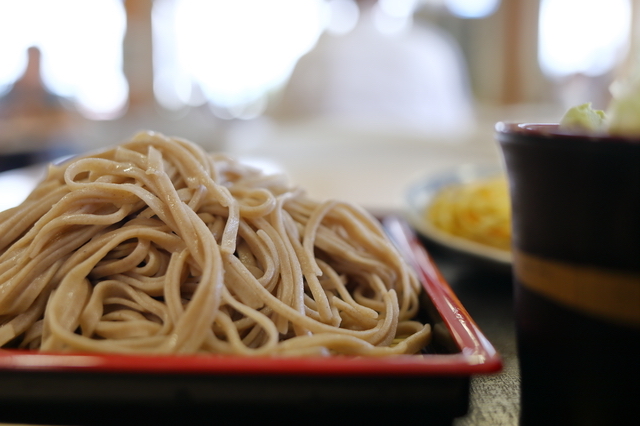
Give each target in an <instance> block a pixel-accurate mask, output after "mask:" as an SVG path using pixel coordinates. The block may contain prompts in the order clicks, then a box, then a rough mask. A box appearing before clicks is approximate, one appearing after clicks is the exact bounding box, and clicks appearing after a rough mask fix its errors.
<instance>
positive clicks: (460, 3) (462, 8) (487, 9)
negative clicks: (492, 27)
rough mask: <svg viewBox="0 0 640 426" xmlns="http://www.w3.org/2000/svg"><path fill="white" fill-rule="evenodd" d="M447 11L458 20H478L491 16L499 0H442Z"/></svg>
mask: <svg viewBox="0 0 640 426" xmlns="http://www.w3.org/2000/svg"><path fill="white" fill-rule="evenodd" d="M444 3H445V5H446V6H447V9H449V11H450V12H451V13H453V14H454V15H456V16H458V17H460V18H467V19H478V18H485V17H487V16H489V15H491V14H492V13H493V12H495V11H496V10H497V9H498V6H500V0H444Z"/></svg>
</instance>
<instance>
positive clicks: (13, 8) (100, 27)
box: [0, 0, 128, 118]
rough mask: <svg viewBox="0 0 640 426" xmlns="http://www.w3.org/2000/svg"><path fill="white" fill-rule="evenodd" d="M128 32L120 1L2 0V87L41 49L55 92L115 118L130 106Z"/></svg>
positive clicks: (99, 115) (92, 112) (88, 112)
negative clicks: (31, 51)
mask: <svg viewBox="0 0 640 426" xmlns="http://www.w3.org/2000/svg"><path fill="white" fill-rule="evenodd" d="M34 11H37V13H34ZM125 29H126V16H125V11H124V6H123V5H122V2H121V1H119V0H93V1H90V2H88V1H83V0H58V1H55V2H52V1H47V0H23V1H19V2H17V1H11V0H0V58H1V61H2V62H0V63H1V64H2V65H1V66H0V88H2V87H3V86H4V87H6V86H10V85H11V84H12V83H13V82H14V81H15V80H16V79H17V78H18V77H19V76H20V75H21V74H22V72H23V71H24V69H25V67H26V50H27V49H28V48H29V47H30V46H37V47H38V48H39V49H40V50H41V52H42V77H43V80H44V83H45V84H46V86H47V88H48V89H49V90H51V91H52V92H53V93H55V94H57V95H60V96H64V97H69V98H72V99H74V100H75V101H76V102H77V103H78V106H79V108H80V110H81V111H82V112H83V113H85V115H87V116H90V117H92V118H113V117H115V116H117V115H118V114H119V113H121V112H122V110H123V108H124V107H125V105H126V101H127V93H128V87H127V83H126V80H125V78H124V74H123V71H122V40H123V38H124V32H125ZM1 91H2V90H0V92H1Z"/></svg>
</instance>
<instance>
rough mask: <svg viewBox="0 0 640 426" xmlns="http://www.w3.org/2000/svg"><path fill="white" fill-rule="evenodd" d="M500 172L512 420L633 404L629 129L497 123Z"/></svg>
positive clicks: (633, 157) (635, 144)
mask: <svg viewBox="0 0 640 426" xmlns="http://www.w3.org/2000/svg"><path fill="white" fill-rule="evenodd" d="M496 138H497V140H498V142H499V144H500V148H501V151H502V155H503V159H504V164H505V168H506V172H507V176H508V180H509V187H510V195H511V204H512V221H513V225H512V226H513V232H512V233H513V243H512V248H513V255H514V268H513V271H514V286H515V289H514V290H515V291H514V294H515V300H514V309H515V315H516V331H517V339H518V358H519V362H520V372H521V378H522V382H521V384H522V388H521V389H522V404H521V424H522V425H542V424H545V425H550V424H561V425H612V424H634V423H635V422H636V421H637V418H638V416H639V415H640V412H639V411H638V408H637V401H638V398H639V397H640V374H639V372H640V354H639V353H638V352H637V350H638V349H639V348H640V137H639V138H638V139H626V138H616V137H589V136H578V135H570V134H563V133H562V132H560V131H559V128H558V126H557V125H555V124H513V123H498V124H497V125H496Z"/></svg>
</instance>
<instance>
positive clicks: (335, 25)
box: [326, 0, 360, 34]
mask: <svg viewBox="0 0 640 426" xmlns="http://www.w3.org/2000/svg"><path fill="white" fill-rule="evenodd" d="M327 5H328V7H329V17H328V22H327V24H326V30H327V32H329V33H331V34H346V33H348V32H349V31H351V30H353V29H354V28H355V26H356V24H357V23H358V17H359V16H360V12H359V11H358V5H357V4H356V2H355V1H354V0H329V1H328V2H327Z"/></svg>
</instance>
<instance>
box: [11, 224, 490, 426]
mask: <svg viewBox="0 0 640 426" xmlns="http://www.w3.org/2000/svg"><path fill="white" fill-rule="evenodd" d="M382 223H383V225H384V227H385V229H386V230H387V231H388V233H389V235H390V237H391V238H392V239H393V240H394V242H395V243H396V245H397V246H398V248H399V249H400V251H401V252H402V253H403V255H404V256H405V257H406V258H407V259H408V260H409V262H410V263H411V264H413V265H414V267H415V268H416V270H417V272H418V274H419V277H420V279H421V281H422V283H423V286H424V290H425V292H424V294H423V298H422V302H421V303H422V305H423V306H422V308H423V316H424V320H426V321H429V322H430V323H431V324H432V325H433V327H434V338H433V342H432V343H431V344H430V345H429V347H427V348H425V350H424V353H423V354H420V355H407V356H395V357H385V358H361V357H360V358H356V357H333V358H330V357H328V358H242V357H230V356H155V355H136V356H132V355H113V354H52V353H37V352H30V351H20V350H5V351H0V406H1V407H2V410H0V422H3V421H4V422H7V421H20V422H35V421H37V422H40V423H67V424H69V423H74V422H76V423H78V422H79V423H82V424H107V423H112V422H115V421H121V420H122V419H121V418H120V417H119V416H120V415H121V413H122V412H123V411H122V410H121V408H138V412H144V413H145V416H147V417H145V418H146V419H147V420H149V419H150V418H149V417H148V416H149V415H150V414H153V415H155V416H156V420H154V421H160V420H167V421H169V419H173V418H174V417H175V418H176V419H177V418H178V417H177V416H180V417H179V418H180V419H182V420H184V415H186V414H188V415H190V416H194V415H197V416H199V417H198V418H201V417H202V416H207V415H214V413H215V416H217V418H219V419H222V418H224V417H225V416H232V417H229V419H231V418H233V419H234V420H237V418H238V416H241V417H242V416H245V417H247V418H248V419H252V418H253V415H254V414H255V413H260V415H261V416H265V415H267V414H270V415H271V416H272V417H273V416H275V415H276V414H277V413H281V412H282V410H287V411H288V412H291V413H292V412H296V413H302V414H301V415H308V414H309V413H313V415H314V416H322V415H329V416H331V414H332V413H334V412H335V410H339V411H341V412H342V413H343V414H342V415H343V418H349V416H350V415H355V414H356V413H357V415H358V420H362V417H361V416H362V415H363V409H364V408H366V413H367V415H370V416H373V417H374V418H375V419H376V420H380V419H381V418H383V417H384V415H385V414H390V413H393V414H394V419H396V420H397V419H398V418H401V417H402V415H403V414H405V415H409V414H411V413H413V414H415V413H416V412H420V413H424V414H425V415H428V416H429V417H430V418H432V419H440V418H442V419H444V422H445V423H446V422H447V421H449V420H450V419H451V418H453V417H457V416H460V415H463V414H464V413H465V412H466V411H467V408H468V398H469V378H470V376H472V375H475V374H489V373H495V372H498V371H499V370H500V369H501V368H502V362H501V358H500V356H499V355H498V353H497V352H496V351H495V349H494V348H493V346H492V345H491V343H490V342H489V341H488V340H487V339H486V337H485V336H484V335H483V334H482V332H481V331H480V329H479V328H478V326H477V325H476V323H475V322H474V321H473V319H472V318H471V317H470V315H469V314H468V313H467V311H466V310H465V308H464V307H463V306H462V304H461V303H460V301H459V300H458V298H457V297H456V295H455V294H454V293H453V291H452V290H451V288H450V287H449V285H448V284H447V283H446V282H445V280H444V279H443V278H442V276H441V274H440V272H439V271H438V269H437V267H436V266H435V264H434V263H433V262H432V260H431V258H430V256H429V254H428V253H427V252H426V251H425V249H424V248H423V246H422V245H421V244H420V242H419V241H418V239H417V238H416V236H415V235H414V233H413V232H412V231H411V229H410V228H409V226H408V225H407V223H406V222H405V221H404V220H403V219H401V218H399V217H397V216H387V217H385V218H383V219H382ZM8 407H9V408H8ZM36 408H37V410H36ZM185 408H188V410H185ZM97 413H100V415H97ZM321 413H324V414H321ZM221 416H222V417H221ZM398 416H400V417H398ZM129 420H130V419H129Z"/></svg>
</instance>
